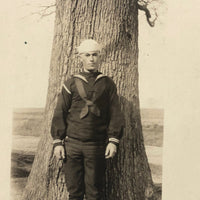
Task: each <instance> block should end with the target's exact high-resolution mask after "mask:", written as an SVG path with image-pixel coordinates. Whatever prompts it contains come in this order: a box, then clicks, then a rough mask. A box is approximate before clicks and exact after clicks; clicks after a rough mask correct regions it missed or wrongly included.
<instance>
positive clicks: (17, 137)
mask: <svg viewBox="0 0 200 200" xmlns="http://www.w3.org/2000/svg"><path fill="white" fill-rule="evenodd" d="M43 113H44V109H42V108H30V109H15V110H14V113H13V139H12V157H11V158H12V160H11V184H12V187H11V188H12V190H11V197H12V199H13V200H20V195H21V193H22V191H23V188H24V186H25V184H26V181H27V177H28V175H29V173H30V170H31V166H32V162H33V160H34V155H35V151H36V149H37V144H38V141H39V138H40V137H39V136H40V135H41V134H42V132H43ZM141 119H142V127H143V136H144V143H145V149H146V153H147V157H148V161H149V164H150V168H151V172H152V177H153V181H154V183H155V184H157V185H158V186H160V185H161V183H162V144H163V110H161V109H141Z"/></svg>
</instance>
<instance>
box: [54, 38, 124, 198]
mask: <svg viewBox="0 0 200 200" xmlns="http://www.w3.org/2000/svg"><path fill="white" fill-rule="evenodd" d="M78 53H79V57H80V59H81V61H82V64H83V72H81V73H80V74H77V75H73V76H72V77H71V78H69V79H68V80H66V81H65V82H64V84H63V87H62V91H61V94H60V95H59V97H58V102H57V106H56V108H55V112H54V116H53V119H52V127H51V135H52V137H53V139H54V141H53V144H54V155H55V156H56V157H57V158H58V159H65V152H66V164H65V166H64V171H65V176H66V184H67V189H68V191H69V200H83V198H84V195H86V199H87V200H102V199H103V187H104V174H105V168H106V160H105V159H108V158H112V157H113V156H114V155H115V154H116V152H117V146H118V143H119V139H120V138H121V131H122V126H123V124H122V123H123V117H122V114H121V111H120V105H119V100H118V95H117V89H116V86H115V84H114V82H113V81H112V79H111V78H109V77H107V76H105V75H103V74H102V73H100V72H99V71H98V66H99V64H100V53H101V46H100V45H99V44H98V43H97V42H96V41H94V40H91V39H89V40H85V41H83V42H82V43H81V44H80V46H79V47H78ZM63 140H64V144H63Z"/></svg>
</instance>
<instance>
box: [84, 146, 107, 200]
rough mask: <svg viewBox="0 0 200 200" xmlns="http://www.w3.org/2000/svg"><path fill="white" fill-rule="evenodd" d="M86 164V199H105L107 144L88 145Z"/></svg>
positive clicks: (86, 148) (85, 154)
mask: <svg viewBox="0 0 200 200" xmlns="http://www.w3.org/2000/svg"><path fill="white" fill-rule="evenodd" d="M84 166H85V194H86V199H87V200H103V199H104V192H103V190H104V183H105V168H106V161H105V146H103V145H102V146H92V145H91V146H90V145H89V146H86V147H85V148H84Z"/></svg>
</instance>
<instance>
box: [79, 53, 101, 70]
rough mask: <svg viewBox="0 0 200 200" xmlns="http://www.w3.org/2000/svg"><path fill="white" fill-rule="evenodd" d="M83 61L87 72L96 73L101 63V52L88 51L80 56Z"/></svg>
mask: <svg viewBox="0 0 200 200" xmlns="http://www.w3.org/2000/svg"><path fill="white" fill-rule="evenodd" d="M80 58H81V61H82V63H83V68H84V69H85V70H86V71H96V70H97V69H98V66H99V62H100V53H99V51H88V52H85V53H81V54H80Z"/></svg>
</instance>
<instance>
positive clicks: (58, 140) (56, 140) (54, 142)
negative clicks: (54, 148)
mask: <svg viewBox="0 0 200 200" xmlns="http://www.w3.org/2000/svg"><path fill="white" fill-rule="evenodd" d="M59 142H62V140H60V139H55V140H54V141H53V144H56V143H59Z"/></svg>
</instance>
